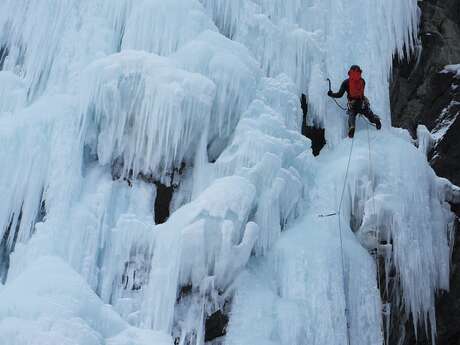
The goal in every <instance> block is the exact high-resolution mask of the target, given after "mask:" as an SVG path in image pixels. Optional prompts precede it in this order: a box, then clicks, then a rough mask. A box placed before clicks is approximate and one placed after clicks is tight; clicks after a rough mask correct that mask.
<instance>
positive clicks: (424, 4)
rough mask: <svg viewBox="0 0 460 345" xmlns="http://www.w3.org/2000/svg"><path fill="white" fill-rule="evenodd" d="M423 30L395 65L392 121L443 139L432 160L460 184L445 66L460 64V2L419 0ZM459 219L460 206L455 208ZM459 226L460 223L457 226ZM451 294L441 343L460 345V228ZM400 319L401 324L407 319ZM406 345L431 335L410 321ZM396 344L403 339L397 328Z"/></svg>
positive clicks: (458, 93) (458, 129) (451, 76)
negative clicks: (415, 48)
mask: <svg viewBox="0 0 460 345" xmlns="http://www.w3.org/2000/svg"><path fill="white" fill-rule="evenodd" d="M419 6H420V8H421V12H422V17H421V26H420V44H421V46H420V47H419V48H418V52H417V53H416V54H415V55H414V56H413V57H410V58H406V59H405V60H403V61H395V62H394V70H393V77H392V84H391V90H390V95H391V106H392V122H393V125H394V126H400V127H404V128H407V129H408V130H409V131H410V132H411V134H412V135H413V136H415V135H416V128H417V125H418V124H423V125H425V126H426V127H427V128H428V129H429V130H430V131H431V132H432V133H438V134H439V133H441V132H440V131H445V133H444V135H443V136H439V137H440V139H439V140H437V141H436V143H435V145H434V148H433V150H432V152H431V153H430V156H429V160H430V163H431V165H432V166H433V168H434V170H435V171H436V173H437V174H438V175H439V176H442V177H446V178H448V179H449V180H450V181H452V182H453V183H455V184H457V185H460V116H458V115H459V114H460V79H459V78H458V77H456V76H455V73H452V72H451V73H448V72H445V71H443V70H444V67H445V66H446V65H450V64H460V1H458V0H425V1H420V2H419ZM452 209H453V211H455V212H456V214H457V216H460V206H459V205H453V206H452ZM457 223H458V222H457ZM457 229H458V230H457V232H456V236H455V239H454V252H453V257H452V268H451V271H452V276H451V286H450V291H449V292H441V293H440V295H439V296H438V299H437V303H436V304H437V306H436V308H437V311H436V314H437V315H436V318H437V320H436V322H437V332H438V333H437V336H436V341H437V344H438V345H460V229H459V227H458V224H457ZM403 318H404V316H403V315H399V321H403V320H404V319H403ZM404 328H405V332H406V336H405V339H404V341H403V343H402V344H407V345H409V344H427V345H428V344H431V337H430V336H427V335H425V332H424V331H422V330H420V331H419V332H418V337H416V336H415V335H414V331H413V329H412V327H411V325H410V320H408V322H407V324H406V327H402V328H400V330H401V331H403V329H404ZM394 332H396V333H400V334H396V337H394V338H393V337H392V340H393V341H390V343H392V344H395V343H396V341H397V340H398V339H397V338H400V337H398V335H399V336H401V335H402V333H401V332H400V331H398V330H397V329H394Z"/></svg>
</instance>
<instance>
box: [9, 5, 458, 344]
mask: <svg viewBox="0 0 460 345" xmlns="http://www.w3.org/2000/svg"><path fill="white" fill-rule="evenodd" d="M418 15H419V13H418V7H417V2H416V1H415V0H376V1H372V2H369V1H364V0H353V1H343V0H328V1H324V0H310V1H300V0H287V1H276V0H212V1H211V0H171V1H159V0H142V1H131V0H79V1H77V0H65V1H58V0H44V1H32V0H4V1H2V2H1V3H0V29H1V34H0V144H1V145H0V160H1V161H2V162H3V163H4V164H3V165H2V166H1V167H0V194H1V195H2V203H1V204H0V239H1V241H0V281H1V283H2V285H0V339H4V337H7V338H8V339H10V340H11V342H10V343H11V344H15V345H16V344H17V345H22V344H27V343H28V342H30V341H34V342H35V343H37V344H79V345H93V344H109V345H146V344H160V345H161V344H172V343H173V342H176V343H179V344H180V345H186V344H197V345H201V344H203V343H204V342H205V321H206V319H207V318H208V317H209V316H210V315H211V314H213V313H215V312H216V311H218V310H224V311H225V313H227V314H228V315H229V317H230V320H229V325H228V328H227V335H226V336H225V337H222V338H220V339H219V340H218V341H220V342H222V343H224V344H226V343H228V344H251V345H254V344H289V345H292V344H299V345H300V344H305V343H313V344H323V343H324V344H326V343H327V344H328V345H330V344H345V343H346V334H347V323H348V324H349V326H350V337H351V340H352V344H358V343H359V344H361V343H362V344H365V343H366V344H381V343H382V342H383V339H384V333H383V329H384V328H385V327H386V324H385V321H386V318H385V317H383V316H382V313H381V308H382V301H381V298H380V293H379V291H378V289H377V288H378V286H377V279H376V277H377V272H376V265H375V262H374V260H373V258H372V256H371V255H370V254H369V252H368V250H372V249H375V248H378V252H379V254H380V255H381V258H382V260H383V262H385V269H384V271H385V272H383V273H382V274H383V275H385V277H386V278H387V279H386V283H387V284H390V285H391V284H395V285H396V286H398V287H399V289H396V290H395V294H397V295H396V296H395V301H398V302H397V303H394V305H392V306H391V312H395V313H396V312H398V310H402V311H404V313H405V314H406V316H407V315H411V316H412V320H413V322H414V327H415V328H416V329H418V327H419V326H421V327H422V328H424V329H425V330H427V331H428V333H431V335H432V336H433V337H434V336H435V331H436V330H435V320H434V317H435V309H434V297H435V294H436V293H437V291H439V290H441V289H444V290H446V289H448V288H449V269H450V267H449V266H450V255H451V249H452V235H453V230H452V222H453V219H454V218H453V215H452V213H451V212H450V209H449V205H448V203H447V202H458V200H460V192H459V189H458V187H456V186H453V185H452V184H451V183H450V182H449V181H447V180H445V179H439V178H437V177H436V176H435V174H434V172H433V170H432V169H431V168H430V167H429V165H428V162H427V159H426V153H427V152H428V150H429V147H430V145H432V143H433V140H435V139H436V137H433V136H432V135H431V134H430V133H427V131H426V130H425V129H424V128H422V127H420V128H419V131H418V133H419V139H418V142H414V141H413V140H412V139H411V138H410V137H409V134H408V133H407V132H406V131H403V130H399V129H394V128H391V126H390V110H389V95H388V85H389V75H390V70H391V63H392V58H393V55H394V54H398V55H399V56H402V54H404V53H407V52H409V50H410V49H411V48H412V47H413V44H414V40H415V37H416V34H417V24H418ZM356 18H360V20H356ZM355 63H356V64H360V65H361V67H362V68H363V69H364V71H365V74H364V78H365V79H366V81H367V95H368V97H369V98H370V100H371V103H372V107H373V109H374V110H375V112H376V113H377V114H379V115H380V116H381V118H382V120H383V123H384V128H383V130H382V131H380V132H376V131H375V129H374V128H371V129H370V130H369V132H368V129H367V123H366V122H364V120H361V119H360V120H359V121H358V130H357V133H356V138H355V141H354V144H353V145H354V146H353V147H354V149H353V153H352V157H351V161H350V171H349V174H348V178H347V180H346V183H345V189H344V191H345V192H344V199H343V200H344V202H343V205H342V208H341V210H340V215H335V216H331V217H323V218H321V217H318V215H321V214H328V213H338V211H339V210H338V204H339V200H340V196H341V192H342V187H343V186H344V177H345V171H346V165H347V159H348V155H349V153H350V145H351V141H350V140H349V139H346V138H344V137H345V128H346V127H345V126H346V119H345V115H344V114H343V112H342V111H341V110H339V109H338V108H337V107H336V105H335V104H334V103H333V102H331V100H330V99H328V98H327V97H325V93H326V91H327V83H326V81H325V79H326V78H331V80H332V82H333V87H334V88H335V89H336V88H338V87H339V85H340V83H341V81H342V80H343V79H344V78H345V77H346V72H347V68H348V66H349V65H351V64H355ZM448 68H451V69H452V68H453V67H448ZM302 93H304V94H305V95H306V97H307V101H308V108H309V115H308V122H309V124H314V125H317V126H319V125H320V126H323V127H324V128H325V129H326V132H325V133H326V140H327V145H326V147H325V148H324V149H323V151H322V152H321V155H320V156H319V157H316V158H315V157H313V155H312V154H311V152H310V145H311V142H310V140H309V139H306V138H305V137H303V136H302V135H301V124H302V111H301V109H300V104H299V97H300V95H301V94H302ZM341 102H342V104H343V101H341ZM414 144H416V145H417V146H418V148H417V147H415V145H414ZM160 184H162V185H164V186H166V187H171V188H173V190H174V193H173V196H172V201H171V205H170V211H171V215H170V217H169V219H168V220H167V221H166V222H165V223H163V224H155V223H154V219H155V217H154V216H155V214H154V213H155V200H156V198H157V196H158V195H160V194H161V188H160V187H161V185H160ZM338 216H340V220H341V225H342V230H343V233H342V235H343V255H344V256H343V257H344V271H343V272H342V264H341V262H342V261H341V258H342V255H341V251H340V250H339V249H340V245H339V244H340V240H339V239H340V236H339V232H338V230H339V229H338V219H339V218H338ZM379 240H380V243H379ZM381 288H382V289H384V288H385V286H382V287H381ZM383 302H386V301H383ZM345 309H347V310H348V313H345ZM385 329H386V328H385Z"/></svg>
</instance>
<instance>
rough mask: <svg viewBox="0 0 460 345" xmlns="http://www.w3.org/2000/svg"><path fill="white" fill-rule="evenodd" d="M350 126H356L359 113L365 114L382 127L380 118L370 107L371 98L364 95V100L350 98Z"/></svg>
mask: <svg viewBox="0 0 460 345" xmlns="http://www.w3.org/2000/svg"><path fill="white" fill-rule="evenodd" d="M347 114H348V128H354V127H355V124H356V116H357V115H358V114H362V115H364V116H365V117H366V118H367V119H368V120H369V121H370V122H371V123H373V124H375V125H376V126H377V127H378V128H380V118H379V117H378V116H377V115H375V114H374V113H373V112H372V110H371V107H370V104H369V100H368V99H367V98H366V97H364V99H363V100H362V101H360V100H350V101H348V110H347Z"/></svg>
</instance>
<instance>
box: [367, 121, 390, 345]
mask: <svg viewBox="0 0 460 345" xmlns="http://www.w3.org/2000/svg"><path fill="white" fill-rule="evenodd" d="M369 127H370V124H369V123H368V125H367V126H366V130H367V145H368V152H369V179H371V178H372V176H373V165H372V155H371V137H370V132H369ZM372 184H373V183H372ZM372 212H373V214H374V217H377V211H376V207H375V190H374V186H372ZM374 230H375V231H376V232H377V238H376V241H377V245H376V248H375V250H374V251H373V253H372V256H373V257H374V260H375V266H376V270H377V289H378V290H379V294H382V290H381V284H380V263H379V257H380V231H379V230H378V229H377V219H376V220H375V228H374ZM380 297H381V299H382V307H383V310H382V313H383V314H386V312H387V311H386V303H385V301H384V300H383V296H382V295H381V296H380ZM382 329H383V330H384V329H385V328H384V327H382ZM387 333H388V332H387ZM387 337H388V334H387V335H386V336H385V334H384V337H383V344H384V345H385V344H387V342H388V338H387Z"/></svg>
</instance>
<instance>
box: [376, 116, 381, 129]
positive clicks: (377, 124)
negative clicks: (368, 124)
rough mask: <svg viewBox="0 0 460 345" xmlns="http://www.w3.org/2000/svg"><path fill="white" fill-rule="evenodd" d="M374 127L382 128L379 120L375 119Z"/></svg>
mask: <svg viewBox="0 0 460 345" xmlns="http://www.w3.org/2000/svg"><path fill="white" fill-rule="evenodd" d="M375 127H377V129H380V128H382V123H381V122H380V119H379V118H377V119H375Z"/></svg>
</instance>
